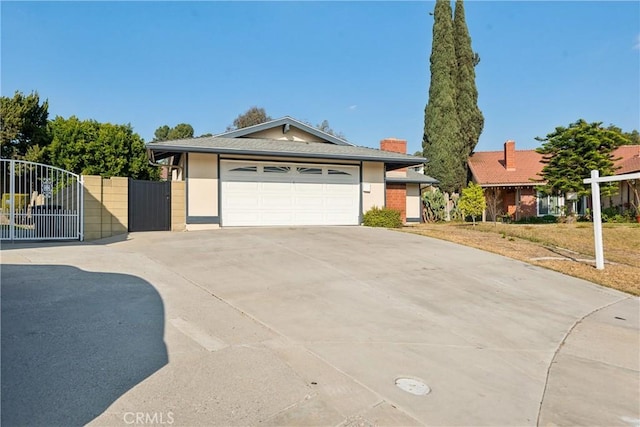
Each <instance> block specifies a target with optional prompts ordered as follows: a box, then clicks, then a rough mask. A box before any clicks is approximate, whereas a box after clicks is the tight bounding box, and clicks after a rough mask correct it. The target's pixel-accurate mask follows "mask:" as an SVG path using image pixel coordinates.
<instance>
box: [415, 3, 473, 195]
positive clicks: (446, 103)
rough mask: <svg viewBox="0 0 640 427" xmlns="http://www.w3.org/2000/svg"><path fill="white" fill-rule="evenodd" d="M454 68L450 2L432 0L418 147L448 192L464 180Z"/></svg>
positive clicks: (443, 188) (460, 185)
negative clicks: (428, 77)
mask: <svg viewBox="0 0 640 427" xmlns="http://www.w3.org/2000/svg"><path fill="white" fill-rule="evenodd" d="M456 68H457V61H456V52H455V46H454V38H453V20H452V10H451V3H450V0H436V6H435V11H434V24H433V44H432V47H431V83H430V86H429V101H428V102H427V105H426V107H425V114H424V135H423V139H422V148H423V153H424V156H425V157H426V158H427V165H426V173H427V174H429V175H431V176H433V177H434V178H436V179H438V180H439V181H440V188H442V190H444V191H449V192H452V191H455V190H459V189H461V188H462V187H463V186H464V182H465V181H466V170H465V168H464V163H463V162H461V161H460V160H461V158H462V156H463V155H464V152H465V150H464V147H463V145H462V137H461V133H460V121H459V119H458V113H457V109H456V84H455V82H456ZM465 160H466V159H465Z"/></svg>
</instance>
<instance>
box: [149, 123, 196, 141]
mask: <svg viewBox="0 0 640 427" xmlns="http://www.w3.org/2000/svg"><path fill="white" fill-rule="evenodd" d="M154 136H155V138H154V139H153V141H152V142H156V141H169V140H173V139H187V138H193V127H192V126H191V125H190V124H187V123H180V124H177V125H176V126H175V127H173V128H172V127H169V126H167V125H163V126H160V127H159V128H158V129H156V131H155V132H154Z"/></svg>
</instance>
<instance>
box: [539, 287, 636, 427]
mask: <svg viewBox="0 0 640 427" xmlns="http://www.w3.org/2000/svg"><path fill="white" fill-rule="evenodd" d="M632 298H633V297H632V296H626V297H623V298H620V299H619V300H616V301H612V302H610V303H608V304H605V305H603V306H601V307H598V308H596V309H594V310H592V311H590V312H589V313H587V314H585V315H584V316H582V317H581V318H579V319H578V320H576V321H575V322H574V323H573V325H572V326H571V327H570V328H569V330H568V331H567V332H566V333H565V334H564V337H563V338H562V340H561V341H560V344H558V348H557V349H556V351H555V352H554V353H553V357H552V358H551V362H550V363H549V366H548V367H547V375H546V377H545V380H544V388H543V390H542V396H541V397H540V405H539V406H538V417H537V419H536V425H537V426H539V425H540V414H541V413H542V404H543V403H544V398H545V395H546V393H547V387H548V386H549V375H550V374H551V367H552V366H553V365H554V363H555V362H556V359H557V358H558V354H560V349H562V347H564V344H565V342H566V341H567V339H568V338H569V335H571V333H572V332H573V330H574V329H575V328H576V327H577V326H578V325H580V324H581V323H582V322H583V321H584V320H585V319H586V318H587V317H590V316H591V315H593V314H596V313H597V312H599V311H602V310H604V309H605V308H608V307H611V306H612V305H614V304H618V303H619V302H622V301H626V300H628V299H632Z"/></svg>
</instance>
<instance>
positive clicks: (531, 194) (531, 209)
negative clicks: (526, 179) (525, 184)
mask: <svg viewBox="0 0 640 427" xmlns="http://www.w3.org/2000/svg"><path fill="white" fill-rule="evenodd" d="M537 201H538V199H537V197H536V190H535V189H533V188H523V189H521V190H520V212H519V218H518V219H522V218H528V217H530V216H536V215H537V214H538V207H537Z"/></svg>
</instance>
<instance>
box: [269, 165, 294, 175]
mask: <svg viewBox="0 0 640 427" xmlns="http://www.w3.org/2000/svg"><path fill="white" fill-rule="evenodd" d="M263 171H264V173H289V171H291V168H290V167H289V166H265V167H264V169H263Z"/></svg>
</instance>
